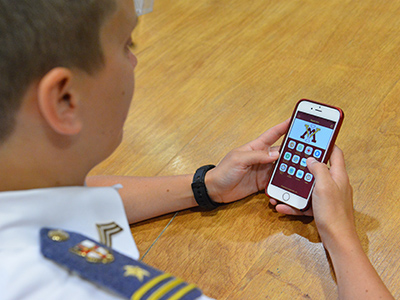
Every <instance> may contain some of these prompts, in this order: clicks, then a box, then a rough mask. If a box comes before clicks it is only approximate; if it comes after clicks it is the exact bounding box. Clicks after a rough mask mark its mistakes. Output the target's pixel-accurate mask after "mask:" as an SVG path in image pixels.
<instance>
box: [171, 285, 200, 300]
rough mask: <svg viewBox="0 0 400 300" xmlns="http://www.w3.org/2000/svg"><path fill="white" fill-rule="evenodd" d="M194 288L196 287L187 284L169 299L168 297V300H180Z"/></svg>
mask: <svg viewBox="0 0 400 300" xmlns="http://www.w3.org/2000/svg"><path fill="white" fill-rule="evenodd" d="M195 288H197V286H196V285H194V284H189V285H187V286H185V287H184V288H183V289H181V290H179V291H177V292H176V293H175V294H173V295H172V296H171V297H169V300H179V299H181V298H182V297H183V296H185V295H186V294H188V293H190V292H191V291H192V290H194V289H195Z"/></svg>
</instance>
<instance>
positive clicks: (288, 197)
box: [282, 193, 290, 201]
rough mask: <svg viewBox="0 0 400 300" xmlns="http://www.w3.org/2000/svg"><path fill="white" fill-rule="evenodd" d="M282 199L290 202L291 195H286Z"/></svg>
mask: <svg viewBox="0 0 400 300" xmlns="http://www.w3.org/2000/svg"><path fill="white" fill-rule="evenodd" d="M282 199H283V201H289V199H290V195H289V193H284V194H283V195H282Z"/></svg>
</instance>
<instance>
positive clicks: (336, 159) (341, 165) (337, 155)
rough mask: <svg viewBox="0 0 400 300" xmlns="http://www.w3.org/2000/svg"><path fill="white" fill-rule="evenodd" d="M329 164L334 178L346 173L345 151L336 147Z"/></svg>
mask: <svg viewBox="0 0 400 300" xmlns="http://www.w3.org/2000/svg"><path fill="white" fill-rule="evenodd" d="M329 162H330V165H331V169H330V171H331V174H332V176H334V177H337V175H339V174H343V173H346V164H345V161H344V155H343V151H342V150H341V149H340V148H339V147H337V146H335V147H334V148H333V151H332V154H331V157H330V159H329Z"/></svg>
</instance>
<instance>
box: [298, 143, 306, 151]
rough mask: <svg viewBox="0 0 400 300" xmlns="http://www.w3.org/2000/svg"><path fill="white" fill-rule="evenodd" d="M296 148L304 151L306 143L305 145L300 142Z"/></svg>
mask: <svg viewBox="0 0 400 300" xmlns="http://www.w3.org/2000/svg"><path fill="white" fill-rule="evenodd" d="M296 150H297V151H299V152H303V150H304V145H303V144H300V143H299V144H297V147H296Z"/></svg>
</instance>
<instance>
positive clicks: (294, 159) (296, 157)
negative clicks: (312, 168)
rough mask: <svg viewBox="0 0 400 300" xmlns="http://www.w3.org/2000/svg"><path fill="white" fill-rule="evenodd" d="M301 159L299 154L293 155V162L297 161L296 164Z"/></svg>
mask: <svg viewBox="0 0 400 300" xmlns="http://www.w3.org/2000/svg"><path fill="white" fill-rule="evenodd" d="M299 161H300V156H298V155H293V158H292V162H293V163H295V164H298V163H299Z"/></svg>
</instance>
